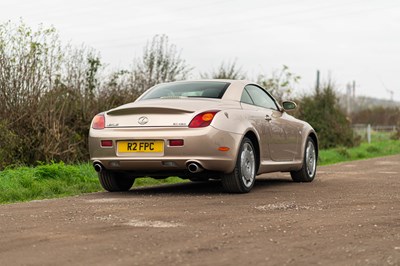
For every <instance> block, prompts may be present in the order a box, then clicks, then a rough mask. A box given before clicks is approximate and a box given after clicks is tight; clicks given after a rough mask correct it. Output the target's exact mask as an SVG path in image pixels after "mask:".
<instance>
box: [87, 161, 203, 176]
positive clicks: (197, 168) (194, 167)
mask: <svg viewBox="0 0 400 266" xmlns="http://www.w3.org/2000/svg"><path fill="white" fill-rule="evenodd" d="M93 167H94V170H95V171H96V172H97V173H100V172H101V171H103V166H102V165H101V164H100V163H94V164H93ZM187 169H188V171H189V172H191V173H192V174H195V173H200V172H202V171H203V170H204V169H203V167H201V165H200V164H199V163H196V162H191V163H189V164H188V165H187Z"/></svg>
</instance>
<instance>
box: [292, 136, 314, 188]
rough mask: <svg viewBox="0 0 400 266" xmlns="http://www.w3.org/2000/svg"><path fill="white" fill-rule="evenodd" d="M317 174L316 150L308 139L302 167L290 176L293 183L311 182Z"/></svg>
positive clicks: (311, 140) (312, 142) (312, 141)
mask: <svg viewBox="0 0 400 266" xmlns="http://www.w3.org/2000/svg"><path fill="white" fill-rule="evenodd" d="M316 173H317V149H316V145H315V142H314V140H313V139H312V138H310V137H308V138H307V141H306V145H305V148H304V157H303V166H302V167H301V169H300V170H299V171H292V172H290V175H291V176H292V180H293V181H295V182H311V181H313V180H314V177H315V174H316Z"/></svg>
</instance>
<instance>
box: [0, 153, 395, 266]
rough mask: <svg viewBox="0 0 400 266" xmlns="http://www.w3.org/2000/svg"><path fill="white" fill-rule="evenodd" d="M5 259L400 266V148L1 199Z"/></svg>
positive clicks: (1, 261) (0, 253)
mask: <svg viewBox="0 0 400 266" xmlns="http://www.w3.org/2000/svg"><path fill="white" fill-rule="evenodd" d="M0 236H1V237H0V265H71V264H79V265H89V264H91V265H93V264H98V265H318V264H321V265H400V155H397V156H391V157H386V158H380V159H373V160H366V161H358V162H351V163H346V164H338V165H334V166H328V167H319V168H318V173H317V179H316V180H315V181H314V182H313V183H310V184H297V183H293V182H291V180H290V178H289V176H288V175H286V174H268V175H263V176H261V177H259V178H258V180H257V182H256V185H255V187H254V189H253V191H252V192H251V193H249V194H245V195H229V194H223V193H221V187H220V184H219V183H218V182H212V183H208V184H205V183H202V184H195V183H187V184H179V185H168V186H162V187H156V188H141V189H133V190H131V191H130V192H128V193H94V194H89V195H84V196H79V197H72V198H64V199H57V200H45V201H36V202H29V203H19V204H10V205H2V206H0Z"/></svg>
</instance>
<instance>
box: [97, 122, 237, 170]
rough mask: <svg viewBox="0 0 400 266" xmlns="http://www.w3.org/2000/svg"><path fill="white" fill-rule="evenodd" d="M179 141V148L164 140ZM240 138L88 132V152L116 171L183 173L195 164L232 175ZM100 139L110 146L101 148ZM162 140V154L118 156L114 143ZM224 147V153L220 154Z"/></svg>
mask: <svg viewBox="0 0 400 266" xmlns="http://www.w3.org/2000/svg"><path fill="white" fill-rule="evenodd" d="M171 139H182V140H183V141H184V145H183V146H174V147H171V146H169V145H168V141H169V140H171ZM241 139H242V135H240V134H234V133H230V132H226V131H221V130H218V129H215V128H213V127H212V126H209V127H205V128H184V127H177V128H106V129H102V130H93V129H91V130H90V135H89V151H90V159H91V160H92V161H93V163H99V164H101V165H102V167H103V168H105V169H108V170H116V171H131V172H141V173H148V175H149V176H151V175H152V173H160V172H178V173H179V172H185V171H186V169H187V167H188V164H189V163H191V162H195V163H197V164H198V165H200V166H201V168H203V169H204V170H209V171H217V172H223V173H229V172H232V171H233V169H234V167H235V163H236V157H237V154H238V149H239V145H240V142H241ZM101 140H111V141H112V142H113V146H112V147H101V144H100V143H101ZM134 140H162V141H163V142H164V151H163V154H154V155H153V154H151V153H149V154H143V153H142V154H120V153H118V151H117V142H118V141H134ZM221 147H228V148H229V150H228V151H221V150H220V148H221Z"/></svg>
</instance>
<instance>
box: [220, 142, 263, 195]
mask: <svg viewBox="0 0 400 266" xmlns="http://www.w3.org/2000/svg"><path fill="white" fill-rule="evenodd" d="M256 156H257V155H256V154H255V149H254V146H253V143H252V142H251V140H250V139H248V138H246V137H245V138H244V139H243V140H242V142H241V144H240V150H239V154H238V157H237V160H236V165H235V168H234V170H233V172H231V173H229V174H225V175H223V176H222V178H221V182H222V186H223V188H224V190H225V191H226V192H230V193H247V192H249V191H250V190H251V189H252V188H253V186H254V182H255V179H256V169H257V166H256V162H257V160H256Z"/></svg>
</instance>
